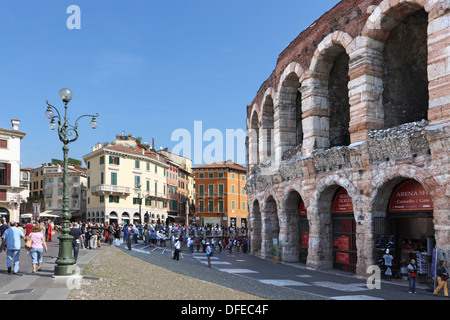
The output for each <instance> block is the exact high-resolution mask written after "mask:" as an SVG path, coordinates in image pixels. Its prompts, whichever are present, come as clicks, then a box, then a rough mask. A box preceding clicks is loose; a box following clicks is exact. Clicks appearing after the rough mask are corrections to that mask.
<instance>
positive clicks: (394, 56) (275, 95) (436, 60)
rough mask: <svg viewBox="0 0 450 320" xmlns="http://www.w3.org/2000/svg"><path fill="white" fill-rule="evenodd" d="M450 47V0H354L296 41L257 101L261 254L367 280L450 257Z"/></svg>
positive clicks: (253, 197) (253, 167)
mask: <svg viewBox="0 0 450 320" xmlns="http://www.w3.org/2000/svg"><path fill="white" fill-rule="evenodd" d="M449 43H450V2H449V1H448V0H408V1H405V0H343V1H341V2H340V3H339V4H337V5H336V6H335V7H334V8H333V9H331V10H330V11H328V12H327V13H325V14H324V15H323V16H322V17H321V18H319V19H318V20H317V21H316V22H315V23H314V24H312V25H311V26H310V27H309V28H307V29H306V30H304V31H303V32H302V33H301V34H300V35H299V36H298V37H297V38H296V39H294V40H293V41H292V42H291V44H289V46H288V47H287V48H286V49H285V50H284V51H283V52H282V53H281V54H280V56H279V58H278V61H277V64H276V67H275V70H274V71H273V73H272V74H271V76H270V77H269V78H268V79H267V80H266V81H265V82H264V83H263V84H262V86H261V88H260V89H259V91H258V93H257V95H256V97H255V98H254V100H253V101H252V103H251V104H249V105H248V106H247V130H248V131H247V132H248V135H247V157H248V158H247V162H248V166H247V168H248V181H247V192H248V206H249V212H250V214H249V220H250V221H249V226H250V230H251V231H250V235H251V241H252V242H251V243H252V247H251V250H252V252H253V253H255V254H259V255H262V256H266V257H268V256H271V255H272V241H273V239H274V238H275V239H277V240H278V244H279V255H280V257H279V258H280V260H281V261H286V262H299V261H300V262H304V263H306V265H307V267H310V268H314V269H324V268H335V269H339V270H346V271H350V272H353V273H355V274H357V275H361V276H367V268H368V267H369V266H370V265H374V264H376V263H377V260H378V259H379V258H380V255H382V254H383V253H384V252H385V249H386V248H390V250H391V252H393V255H394V260H395V265H394V269H396V270H394V272H397V271H398V270H400V269H401V267H403V266H404V263H405V261H406V260H407V259H409V258H411V257H413V256H414V257H420V255H419V254H425V253H427V254H431V253H432V250H433V248H438V249H440V250H442V251H443V252H447V253H450V174H449V172H450V171H449V167H450V162H449V147H450V146H449V132H450V125H449V120H450V84H449V80H450V54H449V52H450V51H449ZM416 253H417V255H414V254H416ZM448 256H449V254H447V257H448Z"/></svg>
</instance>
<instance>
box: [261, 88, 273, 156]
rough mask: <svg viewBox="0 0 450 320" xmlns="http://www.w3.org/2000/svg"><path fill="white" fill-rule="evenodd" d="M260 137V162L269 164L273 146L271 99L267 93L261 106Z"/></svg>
mask: <svg viewBox="0 0 450 320" xmlns="http://www.w3.org/2000/svg"><path fill="white" fill-rule="evenodd" d="M261 129H262V130H261V138H262V141H261V143H260V151H261V155H260V156H261V159H260V161H261V164H263V165H266V164H271V160H272V159H271V158H272V155H273V148H274V143H273V141H274V139H273V134H274V114H273V99H272V97H271V96H270V95H269V96H267V97H266V99H265V102H264V105H263V108H262V121H261Z"/></svg>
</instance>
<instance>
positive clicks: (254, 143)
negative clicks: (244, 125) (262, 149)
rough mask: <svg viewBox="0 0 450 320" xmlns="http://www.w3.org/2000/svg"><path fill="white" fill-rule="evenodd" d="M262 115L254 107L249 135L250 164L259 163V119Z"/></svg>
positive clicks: (255, 164) (256, 164)
mask: <svg viewBox="0 0 450 320" xmlns="http://www.w3.org/2000/svg"><path fill="white" fill-rule="evenodd" d="M259 119H260V116H259V113H258V111H257V108H255V106H254V108H253V110H252V113H251V116H250V127H249V131H248V137H249V142H248V144H249V164H250V166H258V165H259V123H260V121H259Z"/></svg>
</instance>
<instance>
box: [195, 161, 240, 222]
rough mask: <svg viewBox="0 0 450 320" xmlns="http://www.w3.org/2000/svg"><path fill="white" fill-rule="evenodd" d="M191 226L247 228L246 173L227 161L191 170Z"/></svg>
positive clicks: (237, 165) (238, 166) (235, 164)
mask: <svg viewBox="0 0 450 320" xmlns="http://www.w3.org/2000/svg"><path fill="white" fill-rule="evenodd" d="M193 170H194V175H195V222H196V223H197V224H198V225H201V226H206V225H210V226H221V227H223V226H225V227H233V228H247V226H248V224H247V222H248V211H247V194H246V191H245V183H246V169H245V167H242V166H241V165H239V164H237V163H234V162H233V161H231V160H227V161H220V162H214V163H209V164H205V165H201V166H197V167H194V168H193Z"/></svg>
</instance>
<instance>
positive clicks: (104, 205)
mask: <svg viewBox="0 0 450 320" xmlns="http://www.w3.org/2000/svg"><path fill="white" fill-rule="evenodd" d="M83 160H84V162H85V163H86V166H87V176H88V192H87V216H86V221H88V222H89V221H91V222H108V223H112V222H116V223H119V224H120V223H129V222H131V223H133V222H153V221H155V222H157V221H158V219H159V220H160V221H161V222H165V220H166V218H167V209H166V208H167V186H166V170H167V168H168V167H169V166H168V165H167V164H166V163H165V159H164V157H162V156H160V155H159V154H157V153H156V152H152V151H150V150H147V149H146V148H142V147H140V145H136V147H135V148H130V147H128V146H124V145H121V144H115V145H107V146H103V145H102V144H100V143H99V144H97V145H96V146H95V147H93V148H92V152H91V153H89V154H87V155H85V156H84V157H83Z"/></svg>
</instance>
